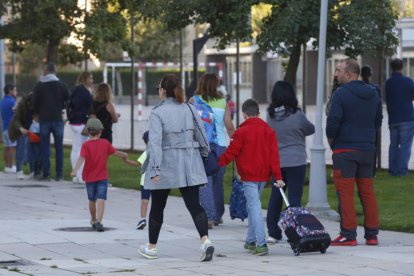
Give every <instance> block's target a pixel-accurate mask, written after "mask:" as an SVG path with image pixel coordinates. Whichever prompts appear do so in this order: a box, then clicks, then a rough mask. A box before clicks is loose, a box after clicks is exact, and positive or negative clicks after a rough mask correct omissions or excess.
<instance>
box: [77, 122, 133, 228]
mask: <svg viewBox="0 0 414 276" xmlns="http://www.w3.org/2000/svg"><path fill="white" fill-rule="evenodd" d="M86 128H87V130H88V133H89V140H88V141H86V142H85V143H83V145H82V149H81V153H80V156H79V159H78V161H77V162H76V165H75V168H74V169H73V171H72V172H71V176H76V174H77V172H78V170H79V169H80V167H81V166H82V164H83V162H85V165H84V167H83V172H82V178H83V179H84V180H85V182H86V190H87V192H88V199H89V212H90V214H91V226H92V228H93V229H96V231H98V232H103V231H104V228H103V225H102V217H103V214H104V210H105V200H106V193H107V190H108V169H107V161H108V157H109V155H111V154H114V155H115V156H118V157H120V158H122V159H127V158H128V154H126V153H125V152H121V151H118V150H116V149H115V148H114V147H113V146H112V144H111V143H109V142H108V141H107V140H105V139H102V138H100V136H101V133H102V130H103V125H102V123H101V121H100V120H99V119H96V118H91V119H89V120H88V121H87V123H86Z"/></svg>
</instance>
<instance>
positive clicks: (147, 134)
mask: <svg viewBox="0 0 414 276" xmlns="http://www.w3.org/2000/svg"><path fill="white" fill-rule="evenodd" d="M148 137H149V131H148V130H147V131H145V132H144V134H143V135H142V140H144V143H145V145H147V144H148Z"/></svg>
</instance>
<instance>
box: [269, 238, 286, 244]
mask: <svg viewBox="0 0 414 276" xmlns="http://www.w3.org/2000/svg"><path fill="white" fill-rule="evenodd" d="M281 242H283V238H280V239H275V238H273V237H271V236H269V237H268V238H267V243H268V244H276V243H281Z"/></svg>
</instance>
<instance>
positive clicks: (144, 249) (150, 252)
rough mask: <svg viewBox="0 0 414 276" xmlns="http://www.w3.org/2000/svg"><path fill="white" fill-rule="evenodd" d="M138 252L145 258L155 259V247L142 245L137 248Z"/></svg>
mask: <svg viewBox="0 0 414 276" xmlns="http://www.w3.org/2000/svg"><path fill="white" fill-rule="evenodd" d="M138 252H139V254H141V255H142V256H144V257H145V258H147V259H157V258H158V256H157V253H158V251H157V248H151V249H150V248H149V247H148V245H143V246H141V247H140V248H138Z"/></svg>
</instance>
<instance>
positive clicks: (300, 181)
mask: <svg viewBox="0 0 414 276" xmlns="http://www.w3.org/2000/svg"><path fill="white" fill-rule="evenodd" d="M281 172H282V178H283V181H284V182H285V183H286V186H285V187H284V188H283V190H285V191H286V189H288V191H289V193H288V199H289V203H290V205H291V206H295V207H301V204H302V203H301V201H302V194H303V185H304V183H305V175H306V165H302V166H297V167H286V168H281ZM282 206H283V198H282V195H281V194H280V191H279V188H276V187H275V186H273V185H272V193H271V195H270V199H269V205H268V207H267V216H266V222H267V231H268V234H269V236H270V237H272V238H275V239H278V240H280V239H281V238H282V229H280V227H279V225H277V223H278V221H279V218H280V212H281V211H282Z"/></svg>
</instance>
